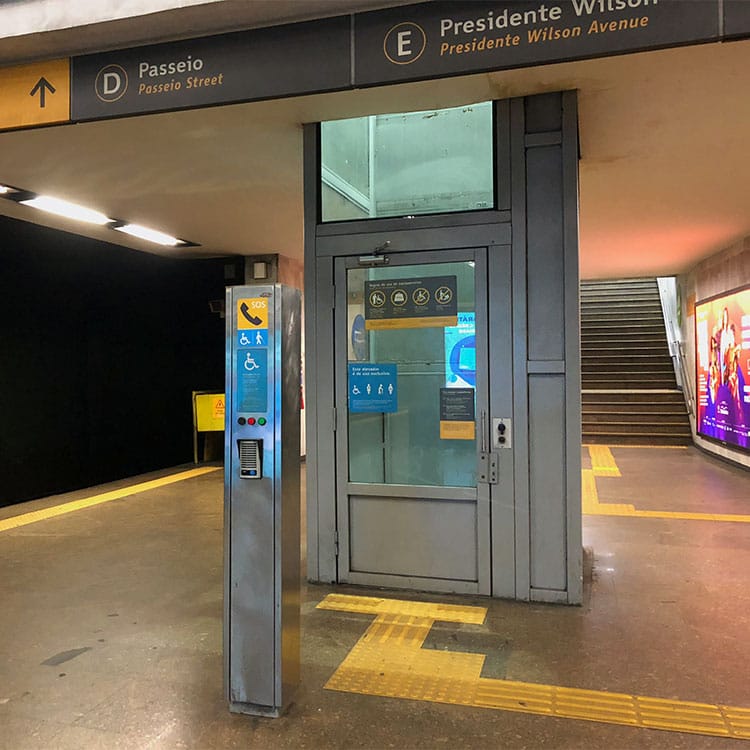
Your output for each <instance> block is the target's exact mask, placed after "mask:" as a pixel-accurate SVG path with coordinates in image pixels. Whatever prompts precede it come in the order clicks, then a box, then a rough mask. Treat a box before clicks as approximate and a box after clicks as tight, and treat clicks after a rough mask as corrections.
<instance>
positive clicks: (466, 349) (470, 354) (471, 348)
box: [444, 312, 477, 388]
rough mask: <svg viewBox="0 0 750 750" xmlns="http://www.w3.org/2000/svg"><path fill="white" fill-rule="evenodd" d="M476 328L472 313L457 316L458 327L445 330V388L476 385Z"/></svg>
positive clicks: (472, 386)
mask: <svg viewBox="0 0 750 750" xmlns="http://www.w3.org/2000/svg"><path fill="white" fill-rule="evenodd" d="M475 334H476V326H475V319H474V313H473V312H462V313H459V314H458V325H456V326H449V327H447V328H446V329H445V333H444V339H445V386H446V388H467V387H470V388H474V387H475V386H476V384H477V349H476V335H475Z"/></svg>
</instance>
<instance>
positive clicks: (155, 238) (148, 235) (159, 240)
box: [114, 224, 185, 247]
mask: <svg viewBox="0 0 750 750" xmlns="http://www.w3.org/2000/svg"><path fill="white" fill-rule="evenodd" d="M114 228H115V229H116V230H117V231H118V232H125V234H130V235H132V236H133V237H138V238H139V239H142V240H147V241H148V242H155V243H156V244H157V245H167V246H171V247H175V246H176V245H183V244H185V243H184V242H183V241H182V240H179V239H177V237H172V236H171V235H169V234H164V232H157V231H156V230H155V229H149V228H148V227H143V226H141V225H140V224H123V225H122V226H121V227H114Z"/></svg>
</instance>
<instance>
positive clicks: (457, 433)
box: [440, 420, 476, 440]
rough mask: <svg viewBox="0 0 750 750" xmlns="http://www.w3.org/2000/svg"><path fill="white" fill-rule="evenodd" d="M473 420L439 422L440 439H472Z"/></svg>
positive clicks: (474, 426) (473, 434)
mask: <svg viewBox="0 0 750 750" xmlns="http://www.w3.org/2000/svg"><path fill="white" fill-rule="evenodd" d="M475 433H476V423H475V422H446V421H445V420H443V421H441V422H440V439H441V440H474V438H475Z"/></svg>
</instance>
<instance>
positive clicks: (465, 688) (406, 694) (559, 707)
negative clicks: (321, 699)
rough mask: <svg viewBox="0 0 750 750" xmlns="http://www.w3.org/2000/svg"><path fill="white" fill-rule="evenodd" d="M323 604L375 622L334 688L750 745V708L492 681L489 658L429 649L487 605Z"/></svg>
mask: <svg viewBox="0 0 750 750" xmlns="http://www.w3.org/2000/svg"><path fill="white" fill-rule="evenodd" d="M317 606H318V609H329V610H337V611H342V612H359V613H362V614H372V615H374V616H375V619H374V620H373V622H372V623H371V624H370V626H369V627H368V628H367V631H366V632H365V634H364V635H363V636H362V637H361V638H360V639H359V641H358V642H357V643H356V644H355V645H354V648H352V650H351V651H350V652H349V654H348V655H347V657H346V658H345V659H344V661H343V662H342V663H341V665H340V666H339V668H338V669H337V670H336V671H335V672H334V674H333V675H332V677H331V679H330V680H328V682H327V683H326V685H325V687H326V689H327V690H338V691H342V692H349V693H358V694H362V695H379V696H385V697H390V698H402V699H406V700H419V701H431V702H434V703H451V704H457V705H464V706H474V707H478V708H491V709H498V710H502V711H517V712H521V713H528V714H538V715H543V716H557V717H561V718H566V719H580V720H584V721H595V722H602V723H606V724H622V725H625V726H631V727H642V728H647V729H662V730H666V731H669V732H688V733H692V734H702V735H710V736H718V737H732V738H734V739H744V740H750V709H748V708H739V707H736V706H723V705H714V704H710V703H693V702H689V701H676V700H667V699H663V698H649V697H646V696H640V695H626V694H624V693H609V692H606V691H602V690H580V689H577V688H567V687H560V686H557V685H541V684H536V683H530V682H518V681H512V680H497V679H489V678H485V677H481V672H482V667H483V666H484V660H485V657H484V656H483V655H482V654H468V653H463V652H458V651H435V650H431V649H424V648H422V646H423V645H424V641H425V639H426V638H427V636H428V634H429V632H430V629H431V628H432V626H433V624H434V623H435V621H436V620H442V621H445V620H446V619H448V620H449V621H450V622H456V623H461V622H464V623H472V624H478V623H481V622H483V621H484V618H485V616H486V613H487V610H486V608H484V607H457V606H452V605H441V604H434V603H428V602H410V601H403V600H398V599H379V598H370V597H363V596H357V597H350V596H346V595H344V594H329V595H328V596H327V597H326V598H325V599H323V601H322V602H320V603H319V604H318V605H317ZM462 617H463V618H465V619H461V618H462ZM480 618H481V619H480Z"/></svg>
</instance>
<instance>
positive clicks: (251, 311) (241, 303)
mask: <svg viewBox="0 0 750 750" xmlns="http://www.w3.org/2000/svg"><path fill="white" fill-rule="evenodd" d="M259 328H268V298H267V297H253V298H250V299H238V300H237V330H238V331H243V330H248V329H251V330H252V329H255V330H257V329H259Z"/></svg>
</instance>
